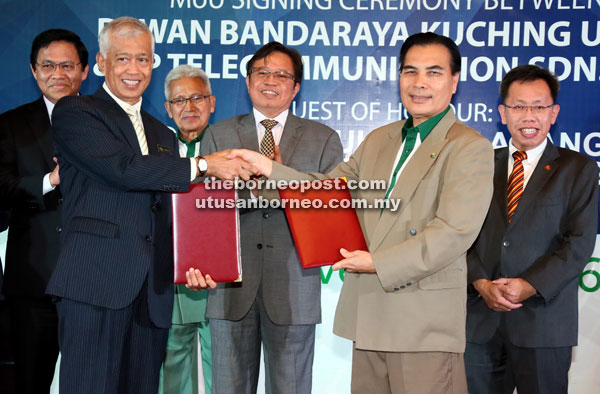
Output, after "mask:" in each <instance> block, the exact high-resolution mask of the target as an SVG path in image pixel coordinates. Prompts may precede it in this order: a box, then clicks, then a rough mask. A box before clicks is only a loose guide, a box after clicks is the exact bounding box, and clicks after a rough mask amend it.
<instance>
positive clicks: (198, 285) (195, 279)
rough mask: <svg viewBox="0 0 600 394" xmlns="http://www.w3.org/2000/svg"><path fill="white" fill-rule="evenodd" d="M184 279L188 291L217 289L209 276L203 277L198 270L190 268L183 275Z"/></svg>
mask: <svg viewBox="0 0 600 394" xmlns="http://www.w3.org/2000/svg"><path fill="white" fill-rule="evenodd" d="M185 277H186V279H187V283H186V285H185V287H187V288H188V289H190V290H195V291H199V290H204V289H208V288H211V289H214V288H215V287H217V283H216V282H215V281H214V280H212V278H211V277H210V275H205V276H203V275H202V272H200V270H195V269H193V268H190V270H189V271H188V272H186V273H185Z"/></svg>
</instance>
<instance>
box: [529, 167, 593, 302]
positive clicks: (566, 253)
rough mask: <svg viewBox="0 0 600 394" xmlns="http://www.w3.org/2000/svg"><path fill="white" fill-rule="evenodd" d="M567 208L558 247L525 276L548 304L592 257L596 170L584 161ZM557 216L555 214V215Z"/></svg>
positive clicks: (543, 257) (577, 173)
mask: <svg viewBox="0 0 600 394" xmlns="http://www.w3.org/2000/svg"><path fill="white" fill-rule="evenodd" d="M573 175H574V176H576V179H575V180H574V182H573V188H572V189H571V193H570V196H568V204H567V206H566V208H565V209H564V212H563V216H564V225H563V228H564V231H563V233H562V234H559V235H558V238H559V240H558V246H557V247H556V248H553V249H552V252H551V253H550V254H547V255H545V256H542V257H540V258H539V259H538V260H537V261H536V262H535V264H533V265H532V266H531V267H530V268H529V269H528V270H527V271H526V272H525V273H524V274H523V279H525V280H526V281H527V282H529V283H530V284H531V285H532V286H533V287H534V288H535V289H536V290H537V292H538V293H539V294H540V295H541V296H542V297H543V298H544V300H545V301H546V302H549V301H550V300H551V299H552V298H553V297H555V296H556V295H557V294H558V293H559V292H560V290H561V289H562V288H563V287H564V286H566V285H567V284H568V283H569V282H571V281H572V280H573V279H575V278H576V277H577V276H578V275H579V274H580V273H581V270H582V269H583V267H584V266H585V264H587V262H588V259H589V257H590V256H591V255H592V252H593V250H594V245H595V241H596V231H597V227H598V168H597V165H596V163H595V162H594V161H592V160H586V165H585V166H584V167H583V169H582V170H581V171H579V170H578V171H576V172H573ZM557 214H558V213H557Z"/></svg>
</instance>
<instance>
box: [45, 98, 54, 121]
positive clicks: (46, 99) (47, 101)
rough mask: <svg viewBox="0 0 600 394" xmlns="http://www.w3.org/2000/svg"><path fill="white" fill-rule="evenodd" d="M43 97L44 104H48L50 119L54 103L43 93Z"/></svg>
mask: <svg viewBox="0 0 600 394" xmlns="http://www.w3.org/2000/svg"><path fill="white" fill-rule="evenodd" d="M42 97H43V98H44V104H46V110H47V111H48V116H49V117H50V119H52V111H53V110H54V103H53V102H52V101H50V100H48V98H47V97H46V96H44V95H42Z"/></svg>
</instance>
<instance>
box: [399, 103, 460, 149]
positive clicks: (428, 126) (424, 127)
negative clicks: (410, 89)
mask: <svg viewBox="0 0 600 394" xmlns="http://www.w3.org/2000/svg"><path fill="white" fill-rule="evenodd" d="M448 111H450V106H448V108H446V109H445V110H444V111H442V112H440V113H439V114H437V115H435V116H433V117H431V118H429V119H427V120H426V121H425V122H423V123H421V124H420V125H418V126H415V127H413V117H412V116H411V117H409V118H408V119H407V120H406V122H405V123H404V126H403V127H402V140H403V141H404V139H405V138H406V134H408V132H409V130H411V129H413V130H415V131H416V132H418V133H419V135H420V137H421V142H423V141H425V138H427V136H428V135H429V133H431V130H433V128H434V127H435V126H436V125H437V124H438V123H439V122H440V120H442V118H443V117H444V116H445V115H446V113H448Z"/></svg>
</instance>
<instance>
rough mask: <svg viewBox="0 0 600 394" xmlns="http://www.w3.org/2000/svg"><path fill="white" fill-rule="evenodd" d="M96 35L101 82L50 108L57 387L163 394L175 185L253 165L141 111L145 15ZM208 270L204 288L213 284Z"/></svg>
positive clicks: (75, 391)
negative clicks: (193, 153)
mask: <svg viewBox="0 0 600 394" xmlns="http://www.w3.org/2000/svg"><path fill="white" fill-rule="evenodd" d="M98 41H99V46H100V52H99V53H98V55H97V57H96V60H97V63H98V67H99V69H100V71H102V72H103V73H104V75H105V83H104V85H103V86H102V87H101V88H100V89H98V91H96V93H95V94H93V95H91V96H79V97H68V98H65V99H63V100H61V101H59V102H58V103H57V105H56V108H55V109H54V112H53V116H52V121H53V122H52V125H53V129H54V131H55V134H54V137H55V144H56V148H57V153H58V154H57V156H58V163H59V165H60V178H61V190H62V194H63V199H64V203H63V215H62V223H63V225H62V227H63V231H62V233H61V249H60V252H59V257H58V262H57V266H56V269H55V271H54V273H53V275H52V278H51V280H50V283H49V285H48V289H47V292H48V293H49V294H52V295H53V296H55V297H56V299H57V301H56V306H57V311H58V316H59V345H60V350H61V353H62V359H61V369H60V392H61V394H80V393H86V394H94V393H110V394H117V393H120V394H135V393H140V394H148V393H156V392H157V390H158V379H159V370H160V365H161V362H162V360H163V357H164V354H165V347H166V341H167V335H168V329H169V327H170V325H171V315H172V308H173V287H172V286H173V285H172V283H173V266H172V258H173V254H172V235H171V232H170V230H169V228H170V220H171V217H170V209H171V204H170V193H171V192H182V191H186V190H187V189H188V187H189V184H190V182H191V181H192V180H193V179H195V178H196V177H198V176H202V175H205V174H206V175H215V176H219V177H221V178H231V177H233V176H235V175H239V176H241V177H242V178H244V179H248V177H249V175H250V173H249V172H248V171H247V170H245V169H244V168H243V167H242V163H241V162H239V161H237V162H236V161H228V160H227V159H226V158H225V156H226V153H220V154H213V155H210V156H207V157H206V158H201V157H195V158H180V157H179V151H178V148H177V142H176V140H175V136H174V134H173V133H172V132H171V131H170V130H169V129H167V128H166V127H165V126H164V125H163V124H161V123H160V122H159V121H158V120H156V119H155V118H153V117H152V116H151V115H150V114H148V113H147V112H145V111H144V110H142V109H141V101H142V98H141V96H142V93H143V92H144V90H145V89H146V87H147V86H148V84H149V83H150V77H151V73H152V63H153V54H154V41H153V37H152V34H151V33H150V31H149V30H148V27H147V26H146V25H145V24H143V23H142V22H140V21H138V20H137V19H134V18H129V17H121V18H117V19H115V20H113V21H112V22H110V23H109V24H107V25H106V26H104V28H103V29H102V31H101V32H100V35H99V38H98ZM246 168H248V167H246ZM208 279H209V278H207V281H204V278H202V277H200V280H201V282H202V283H200V286H201V287H207V286H215V283H214V282H212V281H210V280H208ZM207 282H208V283H207Z"/></svg>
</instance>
